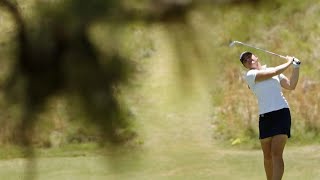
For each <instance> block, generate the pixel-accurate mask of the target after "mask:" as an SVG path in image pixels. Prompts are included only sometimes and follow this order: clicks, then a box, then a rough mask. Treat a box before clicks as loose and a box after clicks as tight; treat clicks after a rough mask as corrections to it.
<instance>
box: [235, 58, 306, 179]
mask: <svg viewBox="0 0 320 180" xmlns="http://www.w3.org/2000/svg"><path fill="white" fill-rule="evenodd" d="M286 60H287V62H285V63H283V64H281V65H279V66H276V67H270V68H269V67H266V66H265V65H264V66H262V65H261V64H260V62H259V58H258V57H257V56H255V55H254V54H252V53H251V52H243V53H242V54H241V55H240V61H241V63H242V64H243V66H244V67H246V68H247V69H248V72H247V73H246V76H245V80H246V82H247V84H248V86H249V88H250V89H251V90H252V91H253V93H254V94H255V95H256V97H257V99H258V105H259V139H260V143H261V148H262V151H263V156H264V169H265V172H266V176H267V179H268V180H281V178H282V176H283V173H284V162H283V155H282V154H283V150H284V147H285V145H286V142H287V139H288V138H290V128H291V115H290V110H289V105H288V102H287V100H286V98H285V97H284V96H283V93H282V90H281V87H282V88H284V89H288V90H294V89H295V87H296V85H297V83H298V79H299V66H300V63H297V62H296V61H295V60H294V58H293V57H290V56H286ZM291 65H292V66H293V70H292V74H291V76H290V78H287V77H286V76H285V75H283V74H282V73H283V72H284V71H285V70H287V69H288V68H289V67H290V66H291Z"/></svg>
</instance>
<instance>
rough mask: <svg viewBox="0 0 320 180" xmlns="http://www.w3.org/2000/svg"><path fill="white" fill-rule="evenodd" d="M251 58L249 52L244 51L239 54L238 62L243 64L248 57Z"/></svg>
mask: <svg viewBox="0 0 320 180" xmlns="http://www.w3.org/2000/svg"><path fill="white" fill-rule="evenodd" d="M251 56H252V53H251V52H249V51H245V52H243V53H241V54H240V61H241V63H242V64H243V63H244V61H245V60H246V59H247V58H248V57H251Z"/></svg>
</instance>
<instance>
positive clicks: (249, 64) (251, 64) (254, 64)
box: [243, 54, 260, 69]
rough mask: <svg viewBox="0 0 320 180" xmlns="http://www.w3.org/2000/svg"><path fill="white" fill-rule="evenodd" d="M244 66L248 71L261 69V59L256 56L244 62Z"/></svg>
mask: <svg viewBox="0 0 320 180" xmlns="http://www.w3.org/2000/svg"><path fill="white" fill-rule="evenodd" d="M243 65H244V66H245V67H246V68H248V69H258V68H259V67H260V63H259V58H258V57H257V56H255V55H254V54H252V55H251V57H248V58H247V59H246V60H244V61H243Z"/></svg>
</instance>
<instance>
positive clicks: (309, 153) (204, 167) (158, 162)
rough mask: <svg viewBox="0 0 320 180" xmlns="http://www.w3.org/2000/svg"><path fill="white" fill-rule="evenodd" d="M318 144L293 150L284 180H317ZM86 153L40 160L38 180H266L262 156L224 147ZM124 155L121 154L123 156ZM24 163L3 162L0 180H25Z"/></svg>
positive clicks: (289, 151)
mask: <svg viewBox="0 0 320 180" xmlns="http://www.w3.org/2000/svg"><path fill="white" fill-rule="evenodd" d="M319 150H320V146H302V147H297V146H289V147H287V148H286V150H285V154H284V158H285V164H286V170H285V175H284V178H283V180H300V179H304V180H317V179H319V178H320V172H319V168H320V162H319V158H320V156H319V154H318V153H317V152H318V151H319ZM99 154H100V153H98V154H92V153H90V154H87V155H81V156H75V157H63V156H60V157H59V156H56V157H39V158H38V159H37V161H36V162H37V163H36V167H37V168H36V169H37V178H38V179H46V180H54V179H65V180H73V179H74V180H78V179H80V180H82V179H83V180H100V179H101V180H102V179H121V180H149V179H154V180H157V179H159V180H162V179H163V180H164V179H166V180H167V179H172V180H179V179H181V180H188V179H190V180H193V179H217V180H220V179H225V180H235V179H239V180H257V179H264V178H265V175H264V170H263V161H262V152H261V151H260V150H240V149H235V148H224V147H222V146H215V145H212V146H207V147H201V146H197V145H192V144H189V146H188V147H186V144H179V143H177V144H176V145H175V146H170V147H167V148H164V149H162V150H156V149H148V150H147V149H143V150H141V152H136V153H130V154H126V155H125V154H123V152H122V153H121V154H120V153H119V152H113V153H111V152H110V153H104V156H102V155H99ZM119 155H120V156H119ZM25 164H26V161H25V160H24V159H11V160H1V161H0V174H1V178H4V179H7V180H18V179H21V177H23V176H24V175H25V174H24V172H25Z"/></svg>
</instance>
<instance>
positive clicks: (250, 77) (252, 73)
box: [245, 70, 258, 88]
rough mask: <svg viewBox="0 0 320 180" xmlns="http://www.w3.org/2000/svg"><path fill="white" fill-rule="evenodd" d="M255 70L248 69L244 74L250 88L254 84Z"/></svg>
mask: <svg viewBox="0 0 320 180" xmlns="http://www.w3.org/2000/svg"><path fill="white" fill-rule="evenodd" d="M257 72H258V70H250V71H248V72H247V74H246V77H245V79H246V81H247V84H248V85H249V87H250V88H252V86H253V85H254V84H255V80H256V75H257Z"/></svg>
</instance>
